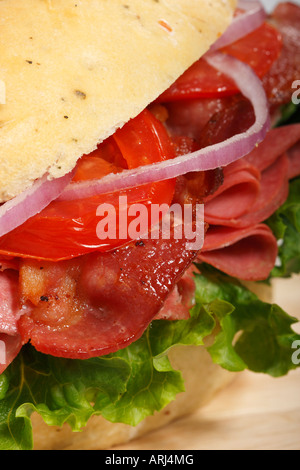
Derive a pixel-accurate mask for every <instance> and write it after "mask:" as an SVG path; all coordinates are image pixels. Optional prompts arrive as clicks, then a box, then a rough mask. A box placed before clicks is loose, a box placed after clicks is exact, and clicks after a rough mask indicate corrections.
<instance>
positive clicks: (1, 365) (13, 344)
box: [0, 333, 22, 375]
mask: <svg viewBox="0 0 300 470" xmlns="http://www.w3.org/2000/svg"><path fill="white" fill-rule="evenodd" d="M21 347H22V339H21V336H20V335H17V336H9V335H6V334H3V333H0V375H1V374H2V373H3V372H4V371H5V369H6V368H7V367H8V366H9V364H11V363H12V361H13V360H14V359H15V358H16V357H17V355H18V354H19V352H20V350H21Z"/></svg>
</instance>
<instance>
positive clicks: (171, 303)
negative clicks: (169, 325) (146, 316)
mask: <svg viewBox="0 0 300 470" xmlns="http://www.w3.org/2000/svg"><path fill="white" fill-rule="evenodd" d="M195 272H198V269H197V268H196V266H195V265H192V266H191V267H190V268H188V269H187V270H186V272H185V273H184V275H183V276H182V278H181V279H180V280H179V281H178V282H177V284H176V286H175V288H174V289H173V290H172V291H171V293H170V294H169V295H168V297H167V299H166V301H165V303H164V305H163V307H162V309H161V310H160V311H159V313H158V314H157V315H156V317H155V320H186V319H188V318H189V317H190V309H191V308H192V307H193V305H194V303H195V290H196V284H195V279H194V273H195Z"/></svg>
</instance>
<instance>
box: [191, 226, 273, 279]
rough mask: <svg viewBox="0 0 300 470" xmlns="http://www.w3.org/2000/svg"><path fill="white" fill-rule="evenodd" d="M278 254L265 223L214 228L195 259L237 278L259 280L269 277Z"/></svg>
mask: <svg viewBox="0 0 300 470" xmlns="http://www.w3.org/2000/svg"><path fill="white" fill-rule="evenodd" d="M277 253H278V247H277V240H276V238H275V237H274V235H273V233H272V231H271V230H270V229H269V227H267V226H266V225H264V224H260V225H256V226H253V227H247V228H244V229H235V228H230V227H213V228H212V229H210V230H209V231H208V232H207V235H206V240H205V245H204V249H203V250H202V252H201V253H200V255H199V256H198V259H199V261H202V262H204V263H208V264H211V265H212V266H214V267H215V268H217V269H219V270H221V271H223V272H225V273H227V274H228V275H230V276H233V277H236V278H238V279H242V280H247V281H259V280H265V279H267V277H268V276H269V274H270V271H271V270H272V269H273V267H274V265H275V261H276V257H277Z"/></svg>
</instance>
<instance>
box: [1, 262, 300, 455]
mask: <svg viewBox="0 0 300 470" xmlns="http://www.w3.org/2000/svg"><path fill="white" fill-rule="evenodd" d="M195 280H196V297H195V300H196V302H195V306H194V307H193V308H192V309H191V316H190V319H188V320H178V321H167V320H156V321H153V322H152V324H151V325H150V326H149V328H148V329H147V330H146V332H145V333H144V335H143V336H142V337H141V338H140V339H139V340H137V341H136V342H134V343H133V344H131V345H130V346H128V347H127V348H125V349H122V350H120V351H118V352H116V353H114V354H110V355H108V356H104V357H101V358H94V359H89V360H85V361H80V360H67V359H61V358H54V357H51V356H46V355H43V354H41V353H38V352H37V351H36V350H35V349H34V348H32V347H31V346H29V345H28V346H26V347H24V348H23V349H22V351H21V353H20V354H19V356H18V358H17V359H16V360H15V361H14V362H13V363H12V364H11V365H10V366H9V367H8V369H7V370H6V371H5V372H4V373H3V374H2V375H1V376H0V448H1V449H31V448H32V447H33V442H32V429H31V421H30V415H31V413H32V412H34V411H36V412H38V413H39V414H40V415H41V416H42V418H43V419H44V421H45V422H46V423H47V424H48V425H57V426H61V425H62V424H63V423H68V424H69V425H70V426H71V428H72V429H73V431H75V432H76V431H77V432H79V431H80V430H81V429H82V428H83V427H84V426H85V425H86V423H87V422H88V420H89V418H90V417H91V416H92V415H102V416H103V417H104V418H106V419H107V420H109V421H112V422H122V423H127V424H130V425H133V426H134V425H136V424H138V423H139V422H140V421H141V420H143V419H144V418H145V417H146V416H148V415H151V414H153V413H154V412H155V411H159V410H161V409H162V408H163V407H164V406H166V405H167V404H168V403H170V402H171V401H172V400H174V399H175V398H176V395H177V394H178V393H180V392H182V391H183V390H184V382H183V379H182V376H181V373H180V371H178V370H174V369H173V368H172V365H171V363H170V361H169V359H168V352H169V351H170V349H171V348H173V347H174V346H176V345H198V346H201V345H202V346H203V345H204V340H205V338H207V337H208V336H210V335H211V334H212V333H213V332H214V341H212V342H210V343H209V344H210V345H209V346H207V345H206V346H204V347H206V348H207V350H208V351H209V353H210V355H211V357H212V360H213V361H214V362H215V363H217V364H219V365H220V366H221V367H224V368H225V369H228V370H231V371H242V370H244V369H249V370H252V371H255V372H263V373H267V374H270V375H271V376H274V377H277V376H281V375H285V374H286V373H287V372H288V371H289V370H291V369H294V368H295V367H296V365H295V364H293V362H292V353H293V351H292V344H293V342H294V341H296V340H300V336H299V335H297V334H296V333H295V332H294V331H293V330H292V328H291V326H292V324H293V323H295V322H296V320H295V319H294V318H291V317H290V316H288V315H287V314H286V313H285V312H284V311H283V310H282V309H280V308H279V307H278V306H277V305H270V304H266V303H264V302H262V301H260V300H259V299H258V298H257V297H256V296H255V295H254V294H253V293H252V292H250V291H249V290H248V289H246V288H245V287H244V286H242V285H241V284H240V283H239V282H238V281H237V280H236V279H232V278H230V277H228V276H226V275H224V274H222V273H220V272H219V271H217V270H215V269H213V268H211V267H208V266H206V265H201V274H196V275H195ZM205 344H206V343H205Z"/></svg>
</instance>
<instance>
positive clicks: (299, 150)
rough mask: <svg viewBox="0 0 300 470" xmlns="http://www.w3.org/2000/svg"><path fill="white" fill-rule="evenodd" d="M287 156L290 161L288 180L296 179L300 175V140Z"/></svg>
mask: <svg viewBox="0 0 300 470" xmlns="http://www.w3.org/2000/svg"><path fill="white" fill-rule="evenodd" d="M299 127H300V126H299ZM287 154H288V159H289V172H288V178H289V179H292V178H296V176H299V175H300V139H299V142H298V143H297V144H296V145H294V146H293V147H292V148H290V149H289V150H288V153H287Z"/></svg>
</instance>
